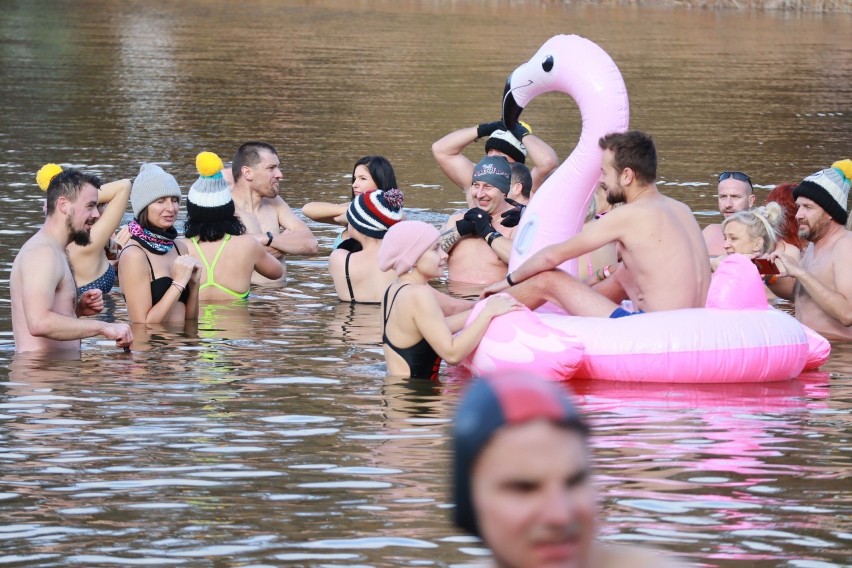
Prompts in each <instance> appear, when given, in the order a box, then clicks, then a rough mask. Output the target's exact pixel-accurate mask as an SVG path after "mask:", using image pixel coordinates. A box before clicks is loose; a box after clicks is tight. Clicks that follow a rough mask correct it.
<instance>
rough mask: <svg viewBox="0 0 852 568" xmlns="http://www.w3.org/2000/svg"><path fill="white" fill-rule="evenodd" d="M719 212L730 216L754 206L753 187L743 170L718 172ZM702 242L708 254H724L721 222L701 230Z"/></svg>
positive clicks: (724, 215)
mask: <svg viewBox="0 0 852 568" xmlns="http://www.w3.org/2000/svg"><path fill="white" fill-rule="evenodd" d="M717 191H718V198H719V212H720V213H721V214H722V216H723V217H726V218H727V217H730V216H731V215H733V214H734V213H738V212H739V211H746V210H747V209H751V208H752V207H754V188H753V187H752V185H751V178H750V177H748V176H747V175H746V174H744V173H743V172H722V173H721V174H719V186H718V190H717ZM702 234H703V235H704V243H705V244H706V245H707V252H708V253H709V254H710V256H722V255H724V254H725V237H724V236H723V235H722V224H721V223H713V224H712V225H707V226H706V227H704V230H703V231H702Z"/></svg>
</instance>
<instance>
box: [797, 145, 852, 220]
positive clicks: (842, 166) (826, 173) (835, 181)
mask: <svg viewBox="0 0 852 568" xmlns="http://www.w3.org/2000/svg"><path fill="white" fill-rule="evenodd" d="M850 178H852V160H849V159H846V160H840V161H837V162H834V163H833V164H831V167H830V168H827V169H824V170H821V171H818V172H817V173H815V174H811V175H809V176H808V177H806V178H805V179H804V180H803V181H802V183H800V184H799V186H798V187H797V188H796V189H794V190H793V199H796V198H799V197H806V198H808V199H810V200H811V201H813V202H814V203H816V204H817V205H819V206H820V207H822V208H823V209H825V212H826V213H828V214H829V215H831V218H832V219H834V220H835V221H837V222H838V223H840V224H841V225H845V224H846V220H847V219H848V218H849V213H847V209H848V207H849V188H850V185H852V181H850Z"/></svg>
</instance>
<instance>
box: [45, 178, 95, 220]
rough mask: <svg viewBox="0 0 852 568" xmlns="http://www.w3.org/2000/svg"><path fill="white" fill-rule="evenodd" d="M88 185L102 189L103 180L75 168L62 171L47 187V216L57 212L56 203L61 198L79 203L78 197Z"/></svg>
mask: <svg viewBox="0 0 852 568" xmlns="http://www.w3.org/2000/svg"><path fill="white" fill-rule="evenodd" d="M87 183H88V184H91V185H93V186H95V188H96V189H100V188H101V179H100V178H99V177H98V176H96V175H93V174H87V173H84V172H81V171H80V170H76V169H74V168H68V169H67V170H62V171H61V172H59V173H58V174H56V175H55V176H53V179H51V180H50V184H48V186H47V214H48V215H51V214H52V213H53V212H54V211H55V210H56V202H57V201H58V200H59V198H60V197H64V198H65V199H67V200H68V201H70V202H72V203H74V202H75V201H77V195H78V194H79V193H80V190H81V189H83V186H84V185H86V184H87Z"/></svg>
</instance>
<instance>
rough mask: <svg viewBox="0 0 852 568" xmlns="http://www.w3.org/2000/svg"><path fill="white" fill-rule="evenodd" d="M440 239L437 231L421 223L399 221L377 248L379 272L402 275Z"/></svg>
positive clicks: (427, 224)
mask: <svg viewBox="0 0 852 568" xmlns="http://www.w3.org/2000/svg"><path fill="white" fill-rule="evenodd" d="M440 237H441V233H439V232H438V229H436V228H435V227H433V226H432V225H430V224H429V223H424V222H423V221H401V222H399V223H397V224H396V225H394V226H392V227H391V228H390V229H388V232H387V233H385V238H384V239H382V246H381V247H380V248H379V270H382V271H384V270H390V269H393V270H395V271H396V273H397V274H404V273H406V272H408V271H409V270H411V267H412V266H414V265H415V264H417V260H418V259H419V258H420V257H421V256H422V255H423V253H424V252H426V251H427V250H429V247H431V246H432V245H434V244H435V241H437V240H438V239H439V238H440Z"/></svg>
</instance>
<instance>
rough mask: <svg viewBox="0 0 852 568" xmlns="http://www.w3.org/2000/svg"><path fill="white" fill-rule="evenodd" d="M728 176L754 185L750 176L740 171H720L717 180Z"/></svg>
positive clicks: (723, 179)
mask: <svg viewBox="0 0 852 568" xmlns="http://www.w3.org/2000/svg"><path fill="white" fill-rule="evenodd" d="M728 178H734V179H735V180H739V181H744V182H746V183H747V184H749V186H751V187H754V185H753V184H752V183H751V178H750V177H748V176H747V175H746V174H744V173H742V172H722V173H721V174H719V181H725V180H726V179H728Z"/></svg>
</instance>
